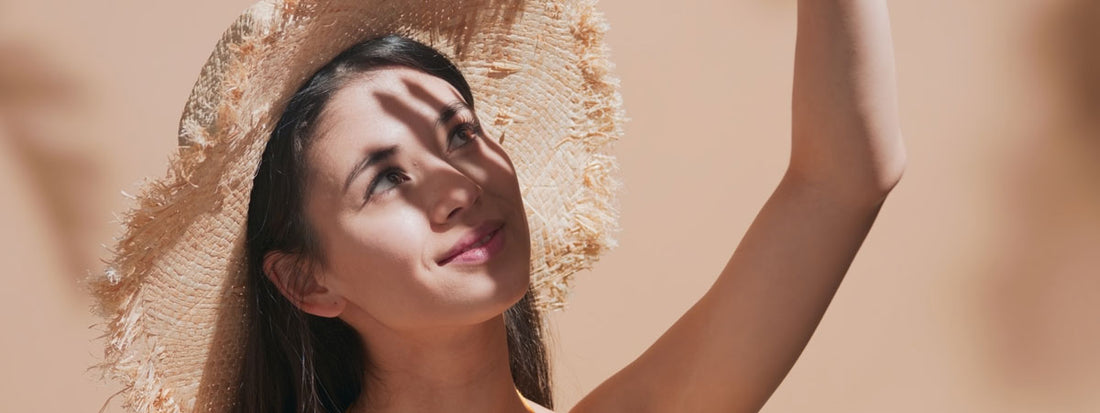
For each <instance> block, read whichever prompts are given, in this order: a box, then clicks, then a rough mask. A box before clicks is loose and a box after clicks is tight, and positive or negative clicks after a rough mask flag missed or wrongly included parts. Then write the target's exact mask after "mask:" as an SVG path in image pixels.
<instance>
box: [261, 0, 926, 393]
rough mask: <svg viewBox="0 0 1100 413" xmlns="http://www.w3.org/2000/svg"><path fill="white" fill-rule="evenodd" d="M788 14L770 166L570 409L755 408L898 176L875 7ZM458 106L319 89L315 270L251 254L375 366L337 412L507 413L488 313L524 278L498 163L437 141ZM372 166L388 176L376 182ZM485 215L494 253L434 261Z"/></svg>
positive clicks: (395, 87) (430, 81) (310, 182)
mask: <svg viewBox="0 0 1100 413" xmlns="http://www.w3.org/2000/svg"><path fill="white" fill-rule="evenodd" d="M798 3H799V11H798V38H797V39H798V40H797V46H796V51H795V70H794V73H795V75H794V93H793V104H792V115H793V116H792V138H791V142H792V146H791V157H790V164H789V166H788V169H787V171H786V173H785V174H784V175H783V177H782V179H781V180H780V182H779V184H778V186H777V188H776V189H775V192H774V193H773V194H772V196H771V197H770V198H769V199H768V200H767V202H766V203H765V204H764V206H763V207H762V208H761V210H760V212H759V214H758V215H757V217H756V219H755V220H754V221H753V223H752V225H751V226H750V227H749V229H748V231H747V232H746V233H745V234H744V236H743V238H742V240H741V242H740V244H738V247H737V248H736V250H735V251H733V253H732V255H731V257H730V259H729V261H728V263H727V265H726V267H725V268H724V269H723V270H722V272H721V273H720V274H719V276H718V278H717V280H716V281H715V283H714V285H713V286H712V287H711V288H710V290H708V291H707V293H706V294H705V295H704V296H703V297H702V298H701V299H700V300H699V301H698V302H697V303H696V304H695V305H694V306H693V307H692V308H691V309H690V310H688V311H687V312H686V313H685V314H684V315H683V316H682V317H681V318H680V319H679V320H678V321H677V322H676V323H675V324H674V325H673V326H672V327H670V328H669V330H668V331H667V332H665V334H664V335H662V336H661V337H660V338H659V339H658V340H657V342H656V343H654V344H653V345H652V346H651V347H650V348H649V349H647V350H646V351H645V352H644V353H643V354H642V355H641V356H640V357H639V358H638V359H637V360H635V361H634V362H632V363H631V364H630V365H628V366H626V367H624V368H623V369H622V370H620V371H619V372H617V373H616V374H614V375H613V376H612V377H610V378H609V379H607V380H606V381H605V382H603V383H602V384H601V385H599V386H598V387H597V388H596V389H594V390H592V391H591V392H590V393H589V394H588V395H586V396H585V397H584V398H583V399H582V400H581V401H580V402H579V403H578V404H577V405H576V406H574V407H573V408H572V410H571V411H573V412H577V413H588V412H592V413H606V412H632V413H633V412H752V411H757V410H759V409H760V408H761V407H762V406H763V405H764V403H765V402H766V401H767V399H768V398H769V397H770V396H771V394H772V392H773V391H774V390H775V389H776V387H777V386H778V385H779V383H780V382H781V381H782V380H783V378H784V377H785V376H786V374H787V372H788V371H789V370H790V368H791V367H792V366H793V365H794V363H795V361H796V360H797V359H798V356H799V355H800V354H801V352H802V349H803V348H805V346H806V343H807V342H808V341H809V339H810V337H811V335H812V334H813V332H814V330H815V329H816V327H817V324H818V322H819V321H820V320H821V317H822V316H823V315H824V312H825V309H826V308H827V307H828V305H829V302H830V301H831V300H832V297H833V294H834V293H835V292H836V290H837V288H838V287H839V285H840V282H841V280H842V279H843V278H844V275H845V273H846V272H847V270H848V267H849V266H850V265H851V263H852V260H853V259H854V258H855V255H856V252H858V251H859V248H860V245H861V244H862V243H863V241H864V239H865V237H866V235H867V233H868V232H869V231H870V228H871V226H872V224H873V223H874V221H875V218H876V217H877V215H878V212H879V210H880V208H881V207H882V205H883V202H884V201H885V199H886V197H887V195H888V194H889V193H890V191H891V190H892V189H893V187H894V186H895V185H896V184H897V182H898V181H899V180H900V179H901V175H902V173H903V171H904V168H905V164H906V153H905V148H904V145H903V143H902V139H901V133H900V129H899V125H898V119H897V117H898V116H897V98H896V86H895V83H896V82H895V80H894V67H893V48H892V44H891V38H890V31H889V19H888V14H887V11H886V4H885V2H884V1H883V0H800V1H799V2H798ZM461 100H462V99H461V97H459V94H458V93H457V92H456V91H455V90H454V89H453V88H452V87H450V86H449V85H448V84H447V83H446V82H444V81H442V80H440V79H436V78H434V77H431V76H429V75H427V74H424V73H420V72H417V71H415V70H412V69H403V68H384V69H382V70H377V71H373V72H371V73H370V74H369V75H368V76H366V77H363V78H361V79H357V80H355V81H353V82H351V83H350V84H349V85H348V86H347V87H346V88H344V89H342V90H340V91H339V92H338V93H336V95H335V96H334V97H333V99H332V101H331V102H330V105H329V107H328V108H327V109H326V111H325V112H324V113H322V115H321V120H320V123H319V129H318V131H317V136H316V137H315V139H314V142H315V143H314V144H313V145H312V146H311V147H310V148H309V150H308V156H307V162H308V164H309V165H310V171H309V173H308V177H307V187H308V188H309V189H308V193H307V194H306V195H307V199H308V201H307V206H306V213H307V216H308V219H309V222H310V224H311V225H312V226H313V228H314V229H315V232H316V233H317V235H318V237H319V239H320V243H321V247H322V250H323V254H324V257H323V260H322V261H323V262H322V263H320V264H321V265H320V269H319V271H317V274H316V276H315V277H314V278H310V281H309V282H308V283H307V284H306V285H305V286H303V287H302V288H300V289H292V288H288V287H287V282H286V280H287V279H288V278H287V277H286V274H290V273H292V271H291V270H290V268H289V267H287V266H286V264H285V263H286V262H288V261H289V260H285V259H284V258H287V254H285V253H278V252H276V253H271V254H269V255H268V257H267V259H266V260H265V265H264V270H265V273H267V274H268V276H269V277H271V278H272V280H273V281H275V283H276V284H277V285H279V286H280V288H281V289H282V290H283V293H284V294H287V295H288V296H290V297H295V298H294V300H295V301H296V302H298V303H299V307H300V308H301V309H302V310H304V311H306V312H309V313H312V314H315V315H319V316H323V317H340V318H341V319H343V320H345V321H347V322H348V323H349V324H350V325H352V326H353V327H354V328H355V329H356V330H357V331H358V332H359V333H360V334H361V336H362V337H363V338H364V341H365V345H366V349H367V353H368V354H369V355H370V358H371V359H372V360H373V361H374V370H373V371H375V373H376V374H375V376H374V379H373V380H372V381H371V385H368V387H367V392H368V393H367V398H368V399H370V403H369V404H370V406H369V409H368V408H367V406H365V404H362V403H361V404H357V405H356V406H353V408H352V409H350V411H351V412H367V411H372V412H442V411H470V412H489V413H518V412H523V411H526V410H525V408H524V407H523V405H522V403H521V400H520V397H519V396H518V395H517V394H516V391H515V388H514V385H513V383H512V377H511V374H510V372H509V369H508V349H507V345H506V340H505V331H504V325H503V322H502V318H501V313H502V312H503V311H505V309H507V308H508V307H509V306H510V305H512V304H513V303H515V302H516V301H517V300H518V299H520V297H521V296H522V295H523V293H524V292H525V290H526V289H527V287H528V283H529V277H530V276H529V273H528V267H529V263H530V246H529V238H528V237H529V235H528V234H527V230H528V229H527V224H526V221H525V216H524V212H523V206H522V201H521V199H520V192H519V186H518V184H517V181H516V174H515V170H514V168H513V167H512V165H511V163H510V161H509V160H508V157H507V155H505V153H504V152H503V151H502V150H501V148H500V147H499V146H497V145H496V144H495V143H494V142H492V141H491V140H490V139H486V138H485V137H484V136H480V135H478V134H476V133H471V134H468V135H469V136H470V137H472V138H471V140H469V141H466V139H464V137H463V136H455V135H454V134H452V133H451V132H452V131H454V130H455V128H456V127H458V126H459V125H461V124H462V122H468V121H473V120H474V119H475V115H474V114H473V113H469V112H465V111H459V113H458V114H457V115H458V116H455V117H454V119H448V120H446V121H445V122H437V120H438V119H439V118H440V115H441V114H443V113H445V112H446V109H447V108H448V107H451V108H453V107H455V106H454V105H453V104H454V103H455V102H461ZM460 130H461V128H460ZM368 131H369V133H368ZM387 148H396V149H395V150H394V151H393V153H392V155H391V156H389V157H388V158H386V160H385V161H381V162H378V164H377V166H374V167H371V168H366V169H365V170H364V171H363V172H362V173H361V174H358V175H357V176H355V177H354V178H353V179H351V180H350V181H349V180H348V176H349V174H352V172H353V171H355V170H356V169H357V168H356V165H357V164H359V163H360V162H361V161H362V159H363V158H364V156H366V155H367V154H369V153H371V152H373V151H375V150H378V149H383V150H385V149H387ZM387 168H396V169H387ZM386 170H390V171H391V172H392V171H398V173H395V174H392V175H386V174H383V175H382V177H383V178H384V179H383V180H382V181H378V180H377V179H376V178H377V177H378V176H379V173H382V172H384V171H386ZM349 182H350V183H349ZM372 182H382V184H381V187H379V186H372V185H371V183H372ZM715 182H716V183H717V182H721V179H716V180H715ZM372 188H373V189H372ZM495 219H499V220H503V222H504V223H505V226H504V228H505V229H506V231H505V234H504V235H505V244H504V246H503V249H501V250H500V252H499V253H498V254H496V255H494V256H492V257H491V258H490V259H489V260H487V261H485V262H482V263H478V264H476V265H464V266H455V265H450V264H448V265H440V263H439V262H438V260H439V258H441V256H442V255H444V254H445V253H446V251H448V250H450V248H451V247H452V246H453V245H454V243H455V242H456V241H457V240H458V238H459V237H461V236H463V235H464V234H466V233H467V232H468V231H470V230H471V229H472V228H474V227H476V226H478V225H480V224H482V223H484V222H487V221H490V220H495ZM534 407H535V409H536V411H547V410H545V409H541V408H540V406H534Z"/></svg>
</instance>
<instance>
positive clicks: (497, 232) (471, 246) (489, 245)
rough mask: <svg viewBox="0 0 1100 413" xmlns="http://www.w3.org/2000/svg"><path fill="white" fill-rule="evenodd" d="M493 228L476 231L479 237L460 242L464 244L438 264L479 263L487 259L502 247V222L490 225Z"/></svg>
mask: <svg viewBox="0 0 1100 413" xmlns="http://www.w3.org/2000/svg"><path fill="white" fill-rule="evenodd" d="M494 226H495V229H492V230H490V231H489V232H488V233H485V232H480V231H479V232H477V233H476V234H477V235H480V234H485V235H481V236H480V237H477V238H473V240H472V241H466V242H463V243H460V244H465V245H466V246H465V247H461V248H457V249H458V250H459V251H458V252H457V253H453V254H451V255H450V256H449V257H447V258H444V259H442V260H440V261H439V265H441V266H442V265H447V264H451V263H455V264H481V263H484V262H486V261H489V259H490V258H492V257H493V256H494V255H496V253H497V252H499V251H500V250H501V249H502V248H503V247H504V231H501V229H503V228H504V224H495V225H493V226H490V228H492V227H494ZM475 236H476V235H475Z"/></svg>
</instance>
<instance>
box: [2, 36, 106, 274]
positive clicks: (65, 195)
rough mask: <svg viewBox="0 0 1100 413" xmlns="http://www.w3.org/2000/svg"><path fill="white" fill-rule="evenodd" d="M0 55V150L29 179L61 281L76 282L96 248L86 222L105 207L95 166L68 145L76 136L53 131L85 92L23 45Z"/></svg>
mask: <svg viewBox="0 0 1100 413" xmlns="http://www.w3.org/2000/svg"><path fill="white" fill-rule="evenodd" d="M0 56H4V59H3V63H2V64H0V129H3V130H2V131H0V136H4V137H5V139H6V142H3V145H4V147H5V148H4V150H7V151H10V152H11V154H12V158H14V159H15V160H16V161H17V162H18V165H17V168H18V169H21V170H22V171H24V172H25V175H24V176H26V177H27V179H28V180H29V182H27V183H26V187H28V188H30V190H31V191H32V192H31V193H33V194H34V197H35V198H36V199H34V200H31V201H32V202H30V203H29V205H34V206H40V207H41V208H43V212H44V215H45V218H46V219H45V222H43V223H42V228H43V229H44V230H45V231H48V232H49V233H50V234H49V236H50V238H49V239H50V240H51V241H52V242H53V243H54V245H56V246H57V248H58V249H59V250H60V254H59V255H60V256H61V257H62V258H63V260H64V261H65V262H64V266H65V268H66V275H67V276H70V277H74V278H80V277H82V276H83V275H84V274H85V271H86V270H87V269H89V268H93V267H95V266H97V263H96V258H97V256H98V254H99V252H100V250H99V247H98V245H99V244H98V242H96V241H97V240H95V239H94V238H95V234H94V233H93V231H94V228H92V227H91V225H90V223H92V222H94V219H96V218H99V217H100V214H99V213H101V212H103V210H104V209H105V208H106V206H105V205H98V204H97V203H96V202H98V201H99V200H100V199H101V198H102V197H101V196H99V195H98V194H94V193H92V191H95V190H96V189H98V188H99V187H100V185H97V183H98V182H99V181H100V179H101V175H102V170H101V168H100V167H99V163H98V162H99V160H97V159H95V158H94V155H93V154H88V153H83V152H82V150H81V149H82V148H87V147H88V145H86V144H85V143H80V144H77V145H74V143H79V142H80V138H81V137H74V136H62V135H63V133H64V132H61V131H62V130H63V129H62V128H61V127H60V125H62V124H64V123H65V122H71V118H72V117H73V115H74V114H75V113H77V112H79V111H80V110H81V108H82V104H83V103H84V99H83V98H84V97H85V96H84V90H83V89H82V86H81V85H80V84H79V83H78V81H77V80H76V77H75V76H73V75H71V74H69V73H66V72H65V71H64V68H63V67H61V66H60V65H58V64H56V63H55V62H52V61H51V60H50V59H48V58H47V56H44V55H42V54H40V52H39V51H38V50H37V49H35V48H32V47H31V46H29V45H24V44H0ZM8 179H15V178H14V177H8ZM9 205H10V204H9ZM9 208H10V206H9ZM7 236H11V237H20V236H21V235H20V234H7ZM70 280H71V279H70ZM67 281H68V280H67Z"/></svg>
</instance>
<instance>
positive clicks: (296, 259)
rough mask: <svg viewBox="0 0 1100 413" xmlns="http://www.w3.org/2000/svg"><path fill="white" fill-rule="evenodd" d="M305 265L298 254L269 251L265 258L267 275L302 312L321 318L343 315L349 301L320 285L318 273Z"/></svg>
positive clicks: (265, 272)
mask: <svg viewBox="0 0 1100 413" xmlns="http://www.w3.org/2000/svg"><path fill="white" fill-rule="evenodd" d="M302 262H303V261H302V258H301V257H300V256H299V255H298V254H292V253H286V252H282V251H271V252H268V253H267V254H266V255H264V275H266V276H267V279H269V280H271V283H272V284H275V287H276V288H278V289H279V292H280V293H282V294H283V297H286V299H287V300H290V302H291V303H292V304H294V306H296V307H298V308H299V309H300V310H302V311H304V312H306V313H309V314H313V315H315V316H318V317H328V318H333V317H337V316H339V315H340V313H343V312H344V307H345V305H346V304H347V301H346V300H344V297H342V296H340V295H338V294H336V293H335V292H333V291H332V290H330V289H328V288H326V287H325V286H323V285H321V284H320V283H318V282H317V278H316V276H315V274H313V273H312V271H308V270H307V268H308V266H305V265H301V264H302Z"/></svg>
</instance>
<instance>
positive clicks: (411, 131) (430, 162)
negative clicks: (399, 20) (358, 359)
mask: <svg viewBox="0 0 1100 413" xmlns="http://www.w3.org/2000/svg"><path fill="white" fill-rule="evenodd" d="M306 164H307V165H309V167H308V169H309V172H308V173H307V177H306V194H305V195H306V199H307V201H306V205H305V211H306V216H307V219H308V221H309V222H310V225H311V226H312V228H313V229H314V233H315V234H316V235H317V237H318V238H319V242H320V247H321V250H322V251H323V255H324V257H323V259H322V262H321V263H320V264H321V265H320V269H319V273H318V274H316V276H317V277H318V283H319V284H320V285H322V286H323V288H324V289H325V290H327V291H328V293H329V294H331V295H332V297H333V298H332V299H333V300H334V301H340V300H342V301H343V302H342V303H340V304H341V305H343V306H344V307H343V311H342V312H341V313H340V317H341V318H343V319H345V321H348V322H349V323H350V324H352V325H353V326H355V325H361V324H362V323H363V322H370V323H374V322H377V323H381V324H383V325H385V326H387V327H389V328H394V329H420V328H427V327H440V326H456V325H467V324H473V323H479V322H483V321H485V320H488V319H491V318H493V317H495V316H496V315H499V314H500V313H501V312H503V311H504V310H506V309H507V308H508V307H509V306H511V305H512V304H514V303H515V302H516V301H518V300H519V299H520V298H521V297H522V296H523V294H524V293H525V292H526V290H527V287H528V283H529V276H530V273H529V268H530V248H531V247H530V239H529V233H528V228H527V218H526V215H525V213H524V209H523V203H522V200H521V197H520V190H519V184H518V182H517V179H516V173H515V169H514V167H513V165H512V163H511V160H509V158H508V156H507V155H506V154H505V153H504V151H503V150H502V149H501V147H500V146H498V145H497V144H496V143H495V142H493V141H492V140H491V139H489V138H487V137H485V136H483V134H482V133H481V129H480V127H479V126H478V123H477V118H476V117H475V114H474V113H473V112H472V111H471V110H470V108H469V107H468V106H466V103H465V101H464V100H463V99H462V97H461V95H460V94H459V93H458V91H457V90H455V88H454V87H452V86H451V85H450V84H449V83H447V82H446V81H444V80H442V79H439V78H437V77H434V76H431V75H428V74H426V73H423V72H420V71H417V70H414V69H409V68H402V67H392V68H391V67H388V68H383V69H380V70H375V71H371V72H369V73H366V74H364V75H362V76H360V77H357V78H355V79H354V80H351V81H349V82H348V83H347V84H346V85H345V86H344V87H343V88H342V89H341V90H339V91H337V92H336V93H335V95H333V96H332V97H331V100H330V101H329V103H328V105H327V106H326V108H325V110H324V112H323V113H322V114H321V116H320V118H319V119H318V124H317V128H316V129H315V131H314V137H313V138H312V144H311V145H310V147H309V149H308V150H307V152H306ZM471 244H472V245H471ZM364 320H365V321H364Z"/></svg>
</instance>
